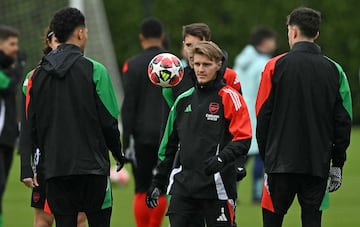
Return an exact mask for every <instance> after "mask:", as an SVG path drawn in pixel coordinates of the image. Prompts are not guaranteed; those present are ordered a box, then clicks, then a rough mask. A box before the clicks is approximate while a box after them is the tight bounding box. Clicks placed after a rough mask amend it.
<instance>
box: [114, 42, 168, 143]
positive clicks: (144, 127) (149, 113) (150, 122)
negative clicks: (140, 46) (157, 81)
mask: <svg viewBox="0 0 360 227" xmlns="http://www.w3.org/2000/svg"><path fill="white" fill-rule="evenodd" d="M163 52H165V51H164V50H163V49H161V48H159V47H150V48H147V49H145V50H143V51H142V52H140V53H139V54H138V55H136V56H134V57H132V58H131V59H129V60H128V61H126V62H125V63H124V65H123V68H122V82H123V87H124V102H123V105H122V108H121V118H122V123H123V129H124V132H123V144H124V149H126V148H127V147H128V146H129V138H130V135H133V136H134V140H135V141H136V142H137V143H140V144H149V145H156V146H158V145H159V141H160V131H161V130H160V128H161V110H162V94H161V88H160V87H158V86H155V85H154V84H152V83H151V81H150V80H149V77H148V65H149V62H150V61H151V59H152V58H153V57H155V56H156V55H158V54H160V53H163Z"/></svg>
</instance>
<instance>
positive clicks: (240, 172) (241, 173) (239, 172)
mask: <svg viewBox="0 0 360 227" xmlns="http://www.w3.org/2000/svg"><path fill="white" fill-rule="evenodd" d="M235 171H236V181H241V180H242V179H243V178H244V177H246V169H245V167H244V166H243V167H236V168H235Z"/></svg>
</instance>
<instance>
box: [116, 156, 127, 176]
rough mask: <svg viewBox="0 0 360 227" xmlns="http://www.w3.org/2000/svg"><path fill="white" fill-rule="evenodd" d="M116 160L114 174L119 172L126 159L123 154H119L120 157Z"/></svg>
mask: <svg viewBox="0 0 360 227" xmlns="http://www.w3.org/2000/svg"><path fill="white" fill-rule="evenodd" d="M115 160H116V172H119V171H120V170H121V169H122V168H123V167H124V165H125V163H126V158H125V156H124V153H122V152H121V156H120V158H118V159H115Z"/></svg>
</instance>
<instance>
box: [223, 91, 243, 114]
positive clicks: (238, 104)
mask: <svg viewBox="0 0 360 227" xmlns="http://www.w3.org/2000/svg"><path fill="white" fill-rule="evenodd" d="M224 92H226V93H227V94H229V95H230V97H231V100H232V101H233V103H234V106H235V110H236V111H238V110H239V109H240V107H241V102H240V98H239V94H237V93H236V92H235V91H234V90H232V89H230V88H225V89H224Z"/></svg>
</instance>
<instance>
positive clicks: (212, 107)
mask: <svg viewBox="0 0 360 227" xmlns="http://www.w3.org/2000/svg"><path fill="white" fill-rule="evenodd" d="M219 109H220V105H219V103H217V102H211V103H210V105H209V112H210V113H211V114H216V113H217V112H218V111H219Z"/></svg>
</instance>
